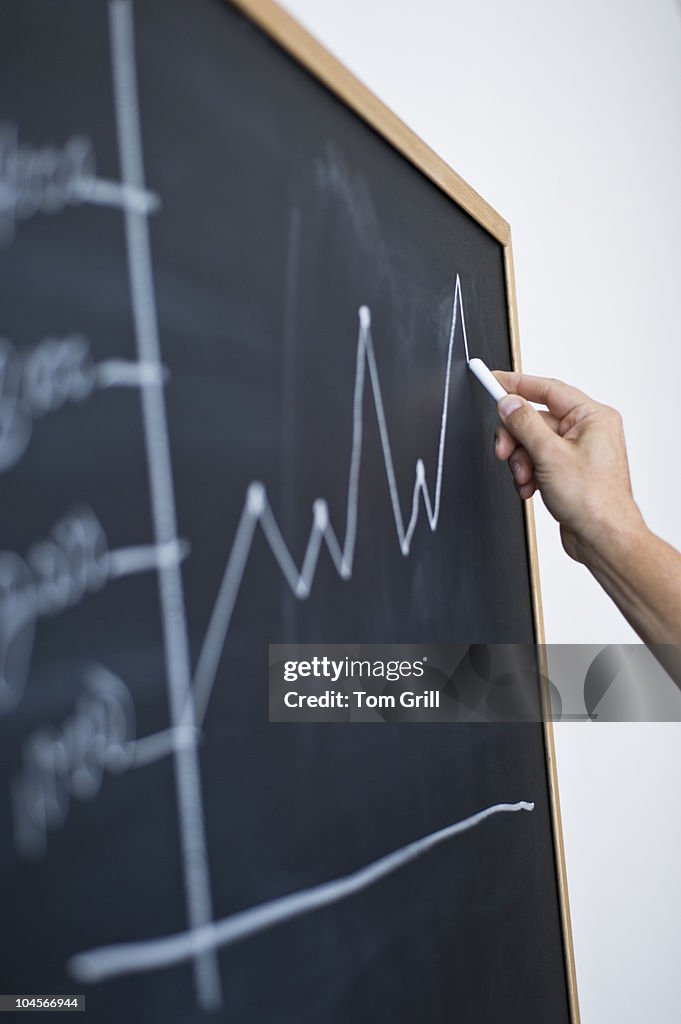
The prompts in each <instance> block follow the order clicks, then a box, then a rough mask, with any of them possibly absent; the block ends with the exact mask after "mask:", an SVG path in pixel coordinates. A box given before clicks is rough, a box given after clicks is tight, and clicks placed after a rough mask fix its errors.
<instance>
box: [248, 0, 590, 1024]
mask: <svg viewBox="0 0 681 1024" xmlns="http://www.w3.org/2000/svg"><path fill="white" fill-rule="evenodd" d="M228 2H230V3H232V4H233V5H234V6H235V7H237V8H239V9H240V10H241V11H242V12H243V13H244V14H246V15H247V16H248V17H249V18H250V19H251V20H252V21H253V22H254V23H255V24H256V25H258V26H259V27H260V28H261V29H263V30H264V31H265V32H266V33H267V34H268V35H269V36H270V37H271V38H272V39H273V40H274V41H275V42H276V43H278V44H279V45H280V46H281V47H282V48H283V49H284V50H286V52H287V53H289V54H290V55H291V56H292V57H294V58H295V59H296V60H297V61H298V62H299V63H300V64H301V65H302V66H303V67H304V68H306V70H307V71H309V72H311V73H312V74H313V75H314V76H315V77H316V78H318V79H319V80H320V81H321V82H322V83H323V84H324V85H325V86H326V87H327V88H328V89H330V90H331V91H332V92H333V93H334V94H335V95H336V96H337V97H338V98H339V99H340V100H342V101H343V103H345V104H346V105H347V106H348V107H350V108H351V109H352V110H353V111H354V112H355V113H356V114H358V115H359V116H360V117H361V118H362V119H363V120H364V121H365V122H366V123H367V124H368V125H369V126H370V127H371V128H373V129H374V131H376V132H378V134H379V135H381V136H382V137H383V138H384V139H385V140H386V141H387V142H388V143H389V144H390V145H391V146H392V147H393V148H394V149H395V150H397V151H398V152H399V153H401V154H402V156H404V157H406V159H407V160H409V161H410V162H411V163H412V164H413V165H414V167H416V168H417V169H418V170H419V171H421V172H422V174H424V175H425V176H426V177H427V178H429V179H430V180H431V181H432V182H433V183H434V184H435V185H437V186H438V188H439V189H441V190H442V192H444V193H445V194H446V195H447V196H448V197H449V198H450V199H452V200H453V202H455V203H456V204H457V205H458V206H460V207H461V208H462V209H463V210H465V211H466V213H468V214H469V216H471V217H472V218H473V219H474V220H475V221H477V223H478V224H480V225H481V227H483V228H484V229H485V230H486V231H487V232H488V233H489V234H490V235H492V236H493V237H494V238H495V239H496V240H497V241H498V242H499V243H500V245H501V246H502V248H503V254H504V268H505V279H506V298H507V310H508V322H509V331H510V338H511V362H512V366H513V368H514V369H515V370H518V369H520V367H521V360H520V345H519V338H518V312H517V306H516V290H515V274H514V269H513V248H512V244H511V229H510V226H509V224H508V222H507V221H506V220H504V218H503V217H502V216H501V215H500V214H498V213H497V212H496V210H494V209H493V207H491V206H490V205H489V203H487V202H486V201H485V200H484V199H483V198H482V197H481V196H480V195H478V193H477V192H476V191H475V190H474V189H473V188H471V186H470V185H469V184H468V183H467V182H466V181H464V179H463V178H462V177H461V176H460V175H459V174H457V173H456V171H454V170H452V168H451V167H449V165H448V164H446V163H445V161H444V160H442V159H441V157H439V156H438V155H437V153H435V152H434V151H433V150H432V149H430V147H429V146H427V145H426V143H425V142H423V140H422V139H420V138H419V137H418V136H417V135H416V134H415V133H414V132H413V131H412V130H411V129H410V128H408V127H407V125H405V124H404V123H403V122H402V121H401V120H400V119H399V118H398V117H397V116H396V115H395V114H394V113H393V112H392V111H391V110H389V108H388V107H386V106H385V104H384V103H382V102H381V100H379V99H378V97H376V96H375V95H374V94H373V93H372V92H371V91H370V90H369V89H368V88H367V87H366V86H365V85H363V84H362V82H360V81H359V79H357V78H356V77H355V76H354V75H353V74H351V73H350V71H348V69H347V68H346V67H344V66H343V65H342V64H341V63H340V62H339V61H338V60H336V58H335V57H333V56H332V54H330V53H329V51H328V50H326V49H325V48H324V47H323V46H322V45H321V44H320V43H319V42H317V40H316V39H314V37H313V36H311V35H310V34H309V33H308V32H306V31H305V29H304V28H303V27H302V26H301V25H300V24H299V23H298V22H297V21H296V20H295V19H294V18H292V17H291V16H290V15H289V14H287V13H286V12H285V11H284V10H283V9H282V8H281V7H279V6H278V5H277V4H276V3H274V2H273V0H228ZM523 505H524V514H525V529H526V534H527V548H528V553H529V573H530V585H531V590H532V607H533V613H534V626H535V637H536V641H537V644H538V651H539V661H540V664H539V668H540V671H541V674H542V677H543V678H542V686H543V692H542V695H541V696H542V705H543V707H544V711H545V714H544V745H545V753H546V769H547V780H548V787H549V794H550V799H551V816H552V826H553V841H554V852H555V863H556V874H557V880H558V891H559V897H560V910H561V923H562V929H563V949H564V954H565V969H566V982H567V990H568V999H569V1005H570V1015H571V1020H572V1022H573V1024H579V1019H580V1015H579V1003H578V998H577V982H576V976H575V961H574V949H573V941H572V925H571V921H570V906H569V899H568V890H567V876H566V868H565V851H564V845H563V829H562V822H561V813H560V798H559V793H558V779H557V773H556V756H555V740H554V735H553V726H552V724H551V718H550V714H549V713H548V709H549V697H548V691H547V683H546V680H547V679H548V671H547V665H546V654H545V647H544V643H545V638H544V618H543V613H542V603H541V590H540V581H539V565H538V558H537V541H536V533H535V524H534V510H533V506H532V502H531V500H530V501H526V502H524V503H523Z"/></svg>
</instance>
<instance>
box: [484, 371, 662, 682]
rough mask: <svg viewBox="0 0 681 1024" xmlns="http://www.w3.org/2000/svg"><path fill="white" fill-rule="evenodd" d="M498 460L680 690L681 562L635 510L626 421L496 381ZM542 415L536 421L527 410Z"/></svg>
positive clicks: (572, 393) (561, 392)
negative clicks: (539, 505) (540, 502)
mask: <svg viewBox="0 0 681 1024" xmlns="http://www.w3.org/2000/svg"><path fill="white" fill-rule="evenodd" d="M496 377H497V378H498V379H499V381H500V382H501V384H503V386H504V387H505V388H506V390H507V391H509V396H508V397H507V398H504V399H503V400H502V401H501V402H500V403H499V416H500V418H501V421H502V422H501V424H500V425H499V426H498V427H497V433H496V454H497V458H499V459H502V460H508V463H509V467H510V469H511V472H512V473H513V477H514V483H515V486H516V490H517V491H518V493H519V495H520V497H521V498H524V499H525V498H529V497H531V496H532V495H533V494H534V492H535V491H537V490H538V491H540V493H541V495H542V498H543V499H544V503H545V504H546V507H547V508H548V510H549V512H550V513H551V514H552V515H553V517H554V518H555V519H556V520H557V521H558V523H559V524H560V532H561V539H562V541H563V547H564V548H565V550H566V551H567V553H568V554H569V555H570V557H571V558H574V559H576V560H577V561H579V562H583V563H584V565H586V566H587V567H588V568H589V570H590V571H591V572H592V573H593V575H594V576H595V578H596V579H597V580H598V582H599V583H600V584H601V586H602V587H603V588H604V589H605V590H606V592H607V593H608V594H609V595H610V597H611V598H612V599H613V601H614V602H615V604H616V605H617V607H618V608H619V609H620V611H621V612H622V614H623V615H624V616H625V617H626V619H627V620H628V622H629V623H630V624H631V625H632V627H633V628H634V629H635V630H636V632H637V633H638V635H639V636H640V637H641V639H642V640H643V641H644V643H647V644H650V645H651V646H653V647H654V653H655V654H656V655H657V657H658V658H659V659H660V661H661V662H662V663H663V665H664V667H665V668H666V669H667V671H668V672H669V673H670V675H672V676H673V678H674V679H675V680H676V682H677V683H678V684H679V685H681V647H673V646H670V647H669V648H668V649H665V648H664V647H658V646H656V645H681V554H680V553H679V552H678V551H676V550H675V549H674V548H672V547H671V546H670V545H669V544H667V543H665V541H663V540H661V539H660V538H659V537H656V536H655V535H654V534H653V533H652V532H651V531H650V530H649V529H648V528H647V526H646V524H645V522H644V521H643V517H642V515H641V513H640V511H639V509H638V506H637V505H636V503H635V501H634V497H633V494H632V491H631V482H630V479H629V467H628V464H627V455H626V447H625V443H624V432H623V430H622V421H621V418H620V416H619V413H617V412H616V411H615V410H614V409H611V408H609V407H608V406H606V405H601V404H599V403H598V402H594V401H593V400H592V399H591V398H589V397H588V396H587V395H585V394H583V393H582V392H581V391H578V390H577V389H576V388H572V387H569V386H568V385H567V384H563V383H562V382H561V381H556V380H550V379H547V378H544V377H530V376H528V375H527V374H519V373H506V372H502V371H497V372H496ZM530 402H536V403H540V404H542V405H544V406H545V407H546V409H545V410H541V411H538V410H536V409H534V408H533V407H532V406H531V405H530V404H529V403H530Z"/></svg>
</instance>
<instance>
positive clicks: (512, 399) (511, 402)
mask: <svg viewBox="0 0 681 1024" xmlns="http://www.w3.org/2000/svg"><path fill="white" fill-rule="evenodd" d="M522 404H523V403H522V400H521V399H520V398H517V397H516V395H506V397H505V398H502V399H501V401H500V402H499V412H500V413H501V415H502V416H510V415H511V413H512V412H515V411H516V409H519V408H520V406H521V405H522Z"/></svg>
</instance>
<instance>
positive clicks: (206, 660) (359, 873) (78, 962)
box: [68, 0, 534, 1009]
mask: <svg viewBox="0 0 681 1024" xmlns="http://www.w3.org/2000/svg"><path fill="white" fill-rule="evenodd" d="M108 17H109V39H110V48H111V54H110V55H111V68H112V76H113V93H114V110H115V121H116V131H117V140H118V149H119V155H120V163H121V178H122V180H121V182H120V183H104V182H100V183H99V192H97V193H95V192H92V191H91V190H90V191H89V192H87V197H88V198H90V200H91V201H93V202H95V203H100V204H102V205H108V204H113V205H118V204H120V205H121V207H122V213H123V216H124V225H125V240H126V255H127V266H128V279H129V286H130V294H131V305H132V313H133V328H134V336H135V343H136V349H137V359H136V361H135V362H134V363H127V362H126V363H125V364H123V363H115V362H111V365H110V366H108V367H107V372H108V374H109V376H108V377H107V376H106V374H105V379H104V380H103V381H102V382H100V383H102V385H103V386H106V385H107V384H108V385H112V384H115V385H121V384H125V385H131V384H133V385H134V386H137V387H139V390H140V398H141V405H142V418H143V431H144V447H145V453H146V461H147V471H148V478H149V487H150V498H151V512H152V525H153V544H152V545H149V546H148V547H149V550H150V551H152V552H153V553H154V559H153V564H150V565H149V568H150V569H153V571H154V572H155V573H156V575H157V580H158V592H159V604H160V610H161V621H162V638H163V648H164V658H165V677H166V686H167V692H168V702H169V708H170V715H169V718H170V722H169V728H168V729H167V730H166V732H164V733H163V736H162V740H163V742H162V743H160V738H154V737H152V738H150V739H152V740H154V742H155V746H154V748H153V750H151V748H150V750H151V753H150V755H149V756H153V757H154V758H155V757H156V754H157V753H158V752H159V750H160V752H161V754H162V753H163V751H167V753H168V754H170V755H171V756H172V758H173V767H174V776H175V792H176V801H177V818H178V831H179V839H180V847H181V862H182V871H183V884H184V897H185V909H186V915H187V929H186V930H185V931H182V932H180V933H178V934H176V935H170V936H161V937H153V938H150V939H148V940H145V941H143V942H135V943H125V942H124V943H118V944H116V945H113V946H106V947H101V948H99V949H93V950H86V951H83V952H81V953H77V954H75V955H74V956H73V957H72V958H71V960H70V961H69V964H68V967H69V969H70V971H71V973H72V975H73V976H74V977H77V978H79V979H80V980H83V981H88V982H93V981H97V980H101V979H103V978H106V977H114V976H118V975H122V974H128V973H132V972H136V971H145V970H152V969H154V968H156V967H167V966H171V965H172V964H176V963H181V962H189V963H191V964H192V966H193V971H194V982H195V989H196V996H197V1001H198V1003H199V1005H200V1006H201V1007H202V1008H203V1009H216V1008H219V1007H220V1006H221V1005H222V990H221V980H220V973H219V965H218V960H217V950H218V949H219V948H220V947H222V946H225V945H228V944H230V943H234V942H237V941H240V940H242V939H245V938H247V937H248V936H249V935H252V934H254V933H256V932H260V931H262V930H263V929H266V928H271V927H274V926H276V925H279V924H281V923H284V922H285V921H287V920H289V919H291V918H294V917H297V916H300V915H301V914H304V913H308V912H311V911H313V910H316V909H319V908H321V907H324V906H328V905H330V904H332V903H334V902H337V901H338V900H340V899H344V898H347V897H350V896H352V895H354V894H356V893H358V892H360V891H361V890H363V889H366V888H367V887H368V886H370V885H372V884H374V883H376V882H378V881H380V880H381V879H382V878H384V877H386V876H387V875H389V874H390V873H392V872H394V871H396V870H398V869H399V868H401V867H403V866H404V865H406V864H407V863H409V862H410V861H413V860H414V859H415V858H417V857H419V856H422V855H423V854H425V853H426V852H427V851H428V850H430V849H432V848H433V847H434V846H436V845H437V844H439V843H442V842H444V841H446V840H448V839H451V838H453V837H455V836H458V835H460V834H461V833H463V832H465V831H468V830H470V829H472V828H475V827H478V826H480V825H481V824H482V823H483V822H484V821H486V820H488V819H489V818H490V817H492V816H496V815H502V814H508V813H513V812H518V811H532V810H533V809H534V804H533V803H531V802H529V801H525V800H521V801H518V802H517V803H499V804H494V805H491V806H489V807H486V808H484V809H482V810H480V811H478V812H477V813H476V814H473V815H471V816H470V817H468V818H465V819H463V820H461V821H458V822H455V823H453V824H450V825H447V826H445V827H444V828H441V829H439V830H438V831H436V832H432V833H429V834H427V835H425V836H422V837H421V838H419V839H416V840H414V841H413V842H410V843H408V844H407V845H405V846H403V847H401V848H399V849H397V850H393V851H391V852H389V853H386V854H384V855H383V856H381V857H379V858H378V859H376V860H373V861H371V862H370V863H368V864H366V865H364V866H363V867H360V868H358V869H357V870H355V871H354V872H352V873H350V874H348V875H345V876H343V877H341V878H335V879H332V880H330V881H328V882H324V883H322V884H320V885H315V886H312V887H308V888H304V889H300V890H297V891H295V892H291V893H287V894H285V895H283V896H280V897H277V898H275V899H272V900H269V901H267V902H266V903H261V904H256V905H254V906H252V907H250V908H248V909H246V910H243V911H240V912H238V913H235V914H231V915H228V916H227V917H223V918H221V919H216V918H215V916H214V913H213V907H212V896H211V883H210V870H209V863H208V855H207V837H206V824H205V816H204V809H203V791H202V785H201V771H200V761H199V753H198V747H199V742H200V726H201V724H202V723H203V721H204V719H205V716H206V713H207V708H208V705H209V701H210V696H211V693H212V691H213V688H214V685H215V681H216V678H217V672H218V668H219V662H220V658H221V655H222V652H223V650H224V646H225V642H226V640H227V636H228V633H229V628H230V625H231V621H232V616H233V611H234V608H235V605H236V602H237V600H238V596H239V592H240V588H241V583H242V580H243V576H244V573H245V571H246V568H247V564H248V561H249V556H250V551H251V546H252V543H253V541H254V538H255V534H256V530H257V527H258V526H260V528H261V530H262V532H263V534H264V536H265V538H266V540H267V541H268V544H269V547H270V549H271V551H272V554H273V556H274V559H275V561H276V562H277V564H278V566H279V568H280V570H281V572H282V574H283V576H284V579H285V580H286V582H287V584H288V586H289V587H290V588H291V590H292V592H293V594H294V595H295V596H296V597H297V598H298V599H299V600H304V599H305V598H307V597H308V596H309V595H310V593H311V590H312V585H313V582H314V578H315V573H316V568H317V564H318V561H319V557H320V554H321V550H322V546H323V545H326V548H327V550H328V552H329V555H330V557H331V560H332V562H333V564H334V566H335V568H336V571H337V573H338V575H339V577H340V578H341V579H343V580H349V579H351V578H352V574H353V566H354V559H355V548H356V540H357V531H358V502H359V482H360V469H361V460H362V443H363V436H364V421H363V417H364V412H363V407H364V395H365V389H366V387H367V379H368V386H369V387H370V389H371V396H372V399H373V406H374V411H375V414H376V418H377V423H378V432H379V437H380V444H381V448H382V454H383V463H384V468H385V474H386V483H387V487H388V491H389V497H390V505H391V510H392V515H393V520H394V525H395V532H396V539H397V544H398V549H399V551H400V552H401V554H402V555H403V557H408V556H409V554H410V551H411V546H412V541H413V537H414V533H415V530H416V528H417V525H418V522H419V518H420V515H421V507H422V506H423V509H424V510H425V515H426V519H427V523H428V526H429V528H430V530H431V532H435V530H436V529H437V526H438V522H439V517H440V508H441V501H442V481H443V468H444V458H445V445H446V436H447V420H448V406H449V397H450V380H451V369H452V361H453V350H454V343H455V336H456V334H457V327H458V325H459V324H460V328H461V333H462V336H463V345H464V349H465V354H466V358H468V340H467V335H466V325H465V317H464V308H463V297H462V286H461V281H460V278H459V276H458V275H457V276H456V280H455V284H454V296H453V301H452V312H451V321H450V329H449V340H448V347H447V357H446V368H445V374H444V394H443V402H442V412H441V418H440V431H439V442H438V452H437V470H436V478H435V486H434V491H433V492H432V493H431V489H430V488H429V486H428V482H427V479H426V471H425V465H424V462H423V460H422V459H421V458H419V459H418V460H417V461H416V465H415V471H414V485H413V491H412V494H411V504H410V511H409V515H408V518H407V517H406V516H405V515H403V511H402V505H401V502H400V497H399V492H398V487H397V480H396V474H395V467H394V461H393V454H392V449H391V445H390V438H389V432H388V425H387V421H386V415H385V409H384V405H383V397H382V392H381V385H380V379H379V373H378V364H377V360H376V355H375V351H374V345H373V338H372V333H371V313H370V310H369V309H368V307H366V306H362V307H360V309H359V311H358V320H359V326H358V335H357V350H356V363H355V381H354V392H353V399H352V409H353V418H352V419H353V426H352V444H351V454H350V466H349V475H348V488H347V502H346V521H345V533H344V536H343V539H342V542H341V540H340V539H339V535H338V533H337V532H336V531H335V529H334V527H333V526H332V524H331V521H330V517H329V508H328V504H327V502H326V501H325V499H323V498H319V499H317V500H316V501H315V502H314V503H313V506H312V525H311V528H310V534H309V539H308V542H307V547H306V550H305V554H304V557H303V561H302V564H301V566H300V568H298V566H297V565H296V563H295V561H294V558H293V556H292V554H291V552H290V550H289V548H288V546H287V544H286V541H285V540H284V537H283V534H282V532H281V529H280V527H279V525H278V522H277V519H276V516H275V513H274V510H273V508H272V506H271V504H270V501H269V498H268V494H267V489H266V486H265V484H264V483H262V482H260V481H257V480H254V481H253V482H251V484H250V485H249V487H248V488H247V492H246V496H245V501H244V506H243V511H242V514H241V518H240V520H239V523H238V526H237V529H236V533H235V536H234V540H233V544H232V547H231V550H230V554H229V556H228V560H227V563H226V567H225V571H224V575H223V578H222V582H221V585H220V587H219V590H218V594H217V597H216V601H215V605H214V608H213V612H212V614H211V618H210V621H209V624H208V628H207V631H206V635H205V638H204V642H203V644H202V647H201V651H200V653H199V658H198V660H197V664H196V669H195V671H194V673H193V674H192V669H191V660H190V652H189V640H188V626H187V611H186V599H185V594H184V590H183V581H182V569H181V562H182V557H184V555H185V554H186V552H185V551H184V542H183V541H182V539H181V538H180V536H179V534H178V524H177V515H176V508H175V491H174V485H173V467H172V458H171V452H170V439H169V430H168V420H167V413H166V407H165V398H164V385H165V381H166V376H167V371H166V368H165V366H164V365H163V363H162V360H161V346H160V337H159V327H158V316H157V309H156V299H155V291H154V279H153V268H152V258H151V249H150V241H149V226H148V217H149V216H150V215H152V214H153V213H155V212H157V211H158V209H159V208H160V203H159V201H158V199H157V197H156V196H155V194H154V193H152V192H150V191H149V190H148V189H147V187H146V184H145V176H144V162H143V148H142V129H141V120H140V110H139V97H138V90H137V71H136V56H135V34H134V18H133V3H132V0H109V3H108ZM79 198H83V199H85V198H86V194H85V193H83V195H80V194H79ZM145 550H146V549H145ZM166 554H167V557H165V555H166ZM162 556H163V557H162ZM181 556H182V557H181ZM135 566H136V567H137V568H139V567H138V566H137V562H135ZM145 566H146V563H145ZM136 571H137V570H136ZM157 739H158V740H159V742H156V740H157ZM166 744H167V746H166ZM157 747H158V748H159V750H157V749H156V748H157Z"/></svg>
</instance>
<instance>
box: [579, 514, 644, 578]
mask: <svg viewBox="0 0 681 1024" xmlns="http://www.w3.org/2000/svg"><path fill="white" fill-rule="evenodd" d="M650 536H652V535H651V533H650V530H649V529H648V527H647V526H646V524H645V521H644V519H643V516H642V515H641V513H640V511H639V508H638V506H637V505H636V504H635V502H634V501H633V500H632V502H631V505H630V506H628V507H626V508H623V509H620V510H619V514H618V516H617V518H616V519H614V518H608V519H602V520H600V521H597V522H594V523H592V524H591V526H590V529H589V530H588V532H587V533H586V534H585V535H584V536H582V537H580V538H579V547H580V552H581V554H582V561H583V562H584V564H585V565H586V566H587V568H589V569H590V570H591V571H592V572H594V573H598V571H599V570H606V571H607V570H615V571H617V570H618V569H620V568H622V567H624V566H625V565H626V564H627V562H628V560H629V559H630V558H631V557H632V556H635V557H637V556H638V553H639V552H640V551H641V549H642V548H643V547H644V546H645V544H646V541H647V539H648V538H649V537H650Z"/></svg>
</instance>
